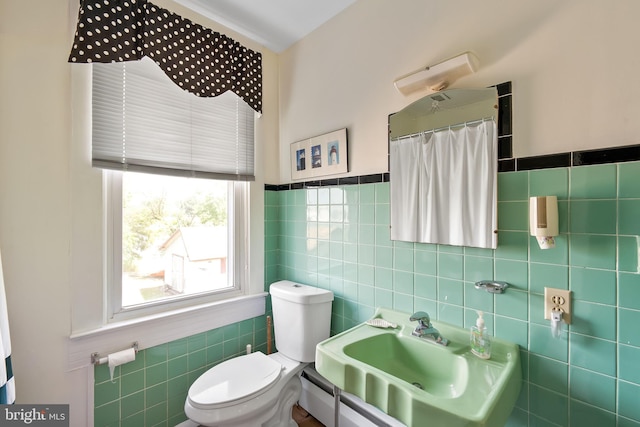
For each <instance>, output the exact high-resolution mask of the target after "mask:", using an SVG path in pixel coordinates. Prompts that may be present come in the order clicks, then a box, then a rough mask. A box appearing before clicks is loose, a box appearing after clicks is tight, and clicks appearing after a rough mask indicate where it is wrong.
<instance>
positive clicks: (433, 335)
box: [409, 311, 449, 345]
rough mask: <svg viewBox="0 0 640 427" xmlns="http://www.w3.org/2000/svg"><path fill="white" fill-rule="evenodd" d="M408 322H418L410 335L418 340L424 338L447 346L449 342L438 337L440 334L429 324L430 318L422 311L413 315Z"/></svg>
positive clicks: (440, 336)
mask: <svg viewBox="0 0 640 427" xmlns="http://www.w3.org/2000/svg"><path fill="white" fill-rule="evenodd" d="M409 320H410V321H412V322H415V321H418V326H416V329H414V331H413V332H412V333H411V335H413V336H416V337H418V338H425V339H427V340H430V341H433V342H435V343H436V344H440V345H448V344H449V340H448V339H446V338H444V337H443V336H442V335H440V332H438V330H437V329H436V328H434V327H433V325H432V324H431V318H430V317H429V315H428V314H427V313H425V312H424V311H418V312H417V313H413V315H412V316H411V317H410V318H409Z"/></svg>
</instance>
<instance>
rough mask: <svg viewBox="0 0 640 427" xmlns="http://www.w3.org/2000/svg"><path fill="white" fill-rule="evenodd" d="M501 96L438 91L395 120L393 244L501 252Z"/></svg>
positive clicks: (392, 136)
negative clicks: (498, 235) (498, 178)
mask: <svg viewBox="0 0 640 427" xmlns="http://www.w3.org/2000/svg"><path fill="white" fill-rule="evenodd" d="M497 119H498V93H497V90H496V88H495V87H492V88H487V89H449V90H446V91H441V92H436V93H433V94H430V95H427V96H425V97H424V98H421V99H419V100H417V101H415V102H413V103H412V104H410V105H408V106H407V107H405V108H404V109H402V110H401V111H398V112H397V113H394V114H391V115H390V116H389V175H390V196H391V200H390V202H391V239H392V240H401V241H409V242H420V243H438V244H446V245H456V246H471V247H480V248H496V246H497V234H496V230H497V170H498V168H497V163H498V160H497V145H498V144H497V125H496V121H497Z"/></svg>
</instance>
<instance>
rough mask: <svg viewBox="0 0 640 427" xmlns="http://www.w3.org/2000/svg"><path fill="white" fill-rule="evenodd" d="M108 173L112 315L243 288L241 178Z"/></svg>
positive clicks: (126, 315) (244, 220) (226, 294)
mask: <svg viewBox="0 0 640 427" xmlns="http://www.w3.org/2000/svg"><path fill="white" fill-rule="evenodd" d="M105 174H106V176H107V180H108V186H107V188H108V194H109V195H110V196H109V200H110V202H109V210H108V215H107V219H108V222H107V223H108V224H109V226H108V235H109V239H107V241H108V242H109V243H108V244H109V246H110V248H109V249H108V251H109V254H110V255H111V256H109V257H107V259H108V260H110V264H111V265H109V266H108V270H107V271H108V272H109V274H108V280H107V282H108V283H109V289H110V309H109V312H110V313H111V316H112V318H114V319H122V318H129V317H135V316H136V315H137V314H139V313H144V314H147V313H149V312H154V311H162V310H166V308H167V307H166V306H167V304H168V303H170V306H171V307H182V306H186V305H190V304H193V303H194V302H201V301H202V300H203V299H205V300H214V299H219V298H224V297H229V296H237V295H239V294H240V293H241V292H242V283H243V281H244V280H245V277H244V271H245V270H246V263H247V260H246V259H245V256H244V253H245V251H244V249H245V248H244V245H243V242H245V241H246V240H247V238H246V236H247V232H248V230H247V227H246V224H247V218H246V217H245V212H246V209H244V207H243V206H245V205H246V203H245V202H244V200H246V196H247V195H246V193H247V184H246V183H244V182H234V181H223V180H211V179H198V178H184V177H175V176H163V175H154V174H143V173H136V172H124V173H123V172H114V171H108V172H105ZM236 207H237V208H236Z"/></svg>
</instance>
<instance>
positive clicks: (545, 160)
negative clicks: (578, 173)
mask: <svg viewBox="0 0 640 427" xmlns="http://www.w3.org/2000/svg"><path fill="white" fill-rule="evenodd" d="M569 166H571V154H570V153H560V154H549V155H544V156H534V157H523V158H521V159H516V170H519V171H523V170H533V169H549V168H566V167H569Z"/></svg>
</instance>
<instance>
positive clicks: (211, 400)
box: [185, 352, 307, 427]
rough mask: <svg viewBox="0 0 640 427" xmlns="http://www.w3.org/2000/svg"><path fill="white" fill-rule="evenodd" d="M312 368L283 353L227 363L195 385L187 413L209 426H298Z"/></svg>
mask: <svg viewBox="0 0 640 427" xmlns="http://www.w3.org/2000/svg"><path fill="white" fill-rule="evenodd" d="M306 365H307V363H301V362H297V361H295V360H291V359H288V358H287V357H286V356H283V355H281V354H280V353H273V354H270V355H269V356H267V355H265V354H264V353H261V352H255V353H251V354H248V355H245V356H240V357H236V358H234V359H230V360H227V361H226V362H223V363H221V364H219V365H216V366H215V367H214V368H211V369H210V370H208V371H207V372H205V373H204V374H202V376H200V377H199V378H198V379H197V380H196V381H195V382H194V383H193V385H192V386H191V388H190V389H189V395H188V397H187V401H186V403H185V414H186V415H187V417H189V419H191V420H193V421H195V422H197V423H198V424H200V425H203V426H224V427H256V426H265V427H267V426H268V427H276V426H277V427H281V426H282V427H284V426H291V427H296V426H297V425H296V423H295V422H294V421H293V420H292V419H291V407H292V406H293V405H294V404H295V403H296V401H297V400H298V398H299V396H300V392H301V390H302V384H301V382H300V373H301V372H302V369H304V367H305V366H306ZM211 384H215V385H213V386H211Z"/></svg>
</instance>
